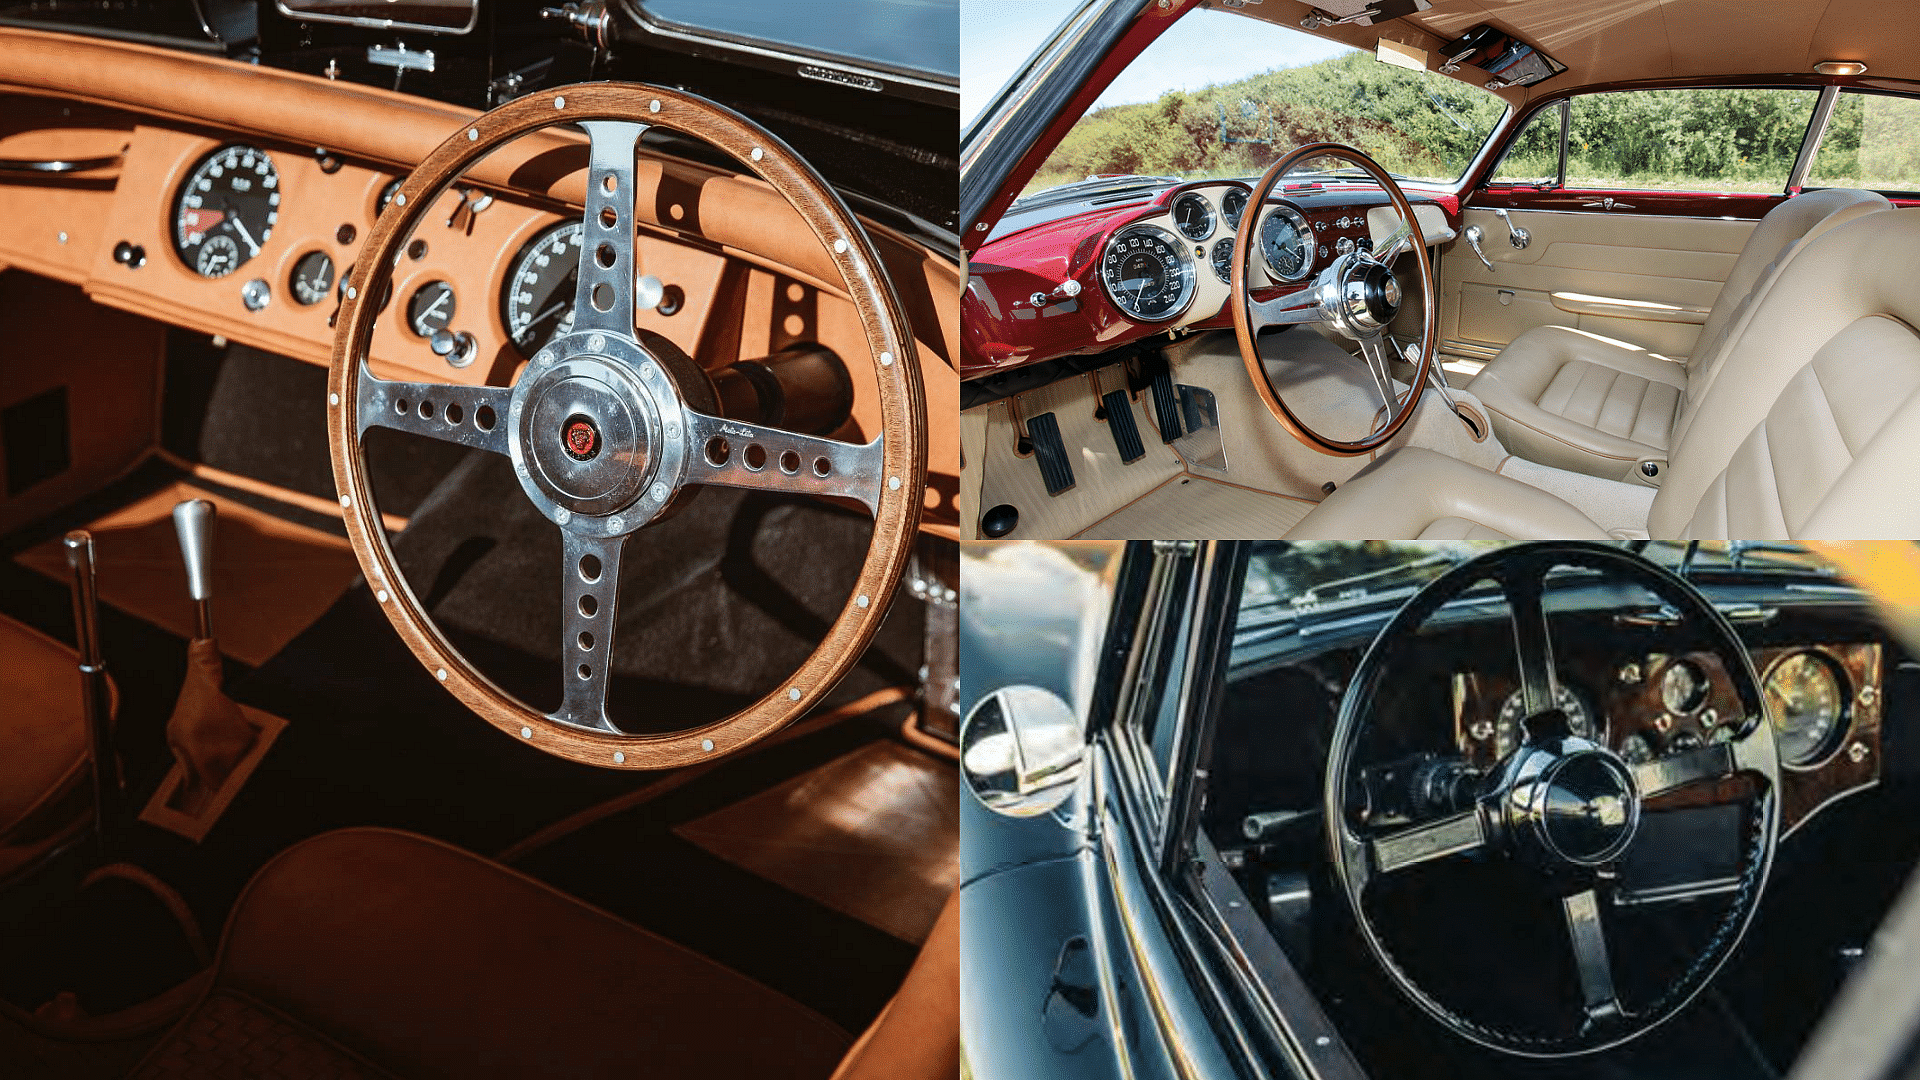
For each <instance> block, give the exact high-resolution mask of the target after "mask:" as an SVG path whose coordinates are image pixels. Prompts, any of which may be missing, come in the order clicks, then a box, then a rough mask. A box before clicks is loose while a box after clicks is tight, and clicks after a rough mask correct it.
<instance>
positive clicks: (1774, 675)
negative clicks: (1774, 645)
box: [1766, 652, 1847, 766]
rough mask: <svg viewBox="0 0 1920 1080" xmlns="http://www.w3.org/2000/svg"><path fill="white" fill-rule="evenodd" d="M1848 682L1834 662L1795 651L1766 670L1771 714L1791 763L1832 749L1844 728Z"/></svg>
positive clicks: (1782, 753)
mask: <svg viewBox="0 0 1920 1080" xmlns="http://www.w3.org/2000/svg"><path fill="white" fill-rule="evenodd" d="M1845 686H1846V683H1845V682H1844V681H1843V678H1842V676H1841V674H1840V672H1839V671H1838V670H1837V669H1836V667H1835V666H1834V664H1833V662H1832V661H1830V660H1828V659H1827V658H1826V657H1824V656H1822V655H1820V654H1819V653H1815V652H1797V653H1794V654H1793V655H1791V656H1788V657H1786V658H1785V659H1783V660H1781V661H1780V662H1779V663H1777V664H1775V665H1773V668H1772V669H1771V670H1769V671H1768V672H1767V680H1766V695H1767V714H1768V715H1769V716H1771V717H1772V718H1773V730H1774V735H1775V737H1776V738H1777V739H1778V740H1779V744H1780V760H1781V761H1783V762H1785V763H1786V764H1788V765H1799V766H1806V765H1814V764H1817V763H1819V762H1820V761H1822V760H1825V758H1826V757H1827V756H1828V755H1829V754H1831V753H1833V749H1834V747H1835V746H1837V745H1838V744H1839V741H1840V736H1841V735H1842V734H1844V733H1845V731H1846V724H1845V721H1846V716H1847V693H1846V690H1845Z"/></svg>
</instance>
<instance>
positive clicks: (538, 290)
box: [500, 221, 580, 356]
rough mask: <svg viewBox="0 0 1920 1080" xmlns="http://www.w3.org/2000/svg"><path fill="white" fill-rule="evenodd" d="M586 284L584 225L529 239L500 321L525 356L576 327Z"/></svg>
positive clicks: (503, 296)
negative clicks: (577, 294) (576, 302)
mask: <svg viewBox="0 0 1920 1080" xmlns="http://www.w3.org/2000/svg"><path fill="white" fill-rule="evenodd" d="M579 280H580V223H579V222H577V221H569V222H566V223H564V224H561V225H555V226H553V227H552V228H550V229H548V230H546V231H545V232H542V233H541V234H540V235H538V236H536V237H534V238H533V239H532V240H529V241H527V245H526V246H525V247H523V248H521V249H520V254H518V255H516V256H514V260H513V267H512V269H510V270H508V271H507V279H506V281H505V283H504V284H503V285H502V286H501V289H500V319H501V321H502V322H504V323H505V324H506V327H507V333H508V335H510V336H511V337H512V338H513V344H514V346H515V347H516V348H518V349H519V350H520V353H521V355H523V356H532V355H533V354H534V353H536V352H539V351H540V347H541V346H542V345H545V344H546V343H547V342H548V340H550V339H551V338H553V337H554V335H556V334H564V333H566V332H567V331H569V330H571V329H573V294H574V290H575V289H576V288H577V287H578V283H579Z"/></svg>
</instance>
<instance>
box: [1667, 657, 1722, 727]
mask: <svg viewBox="0 0 1920 1080" xmlns="http://www.w3.org/2000/svg"><path fill="white" fill-rule="evenodd" d="M1712 688H1713V687H1712V684H1710V683H1708V682H1707V675H1706V673H1705V672H1703V671H1701V670H1700V665H1698V664H1696V663H1694V662H1693V661H1691V660H1675V661H1674V662H1673V663H1671V664H1668V665H1667V670H1666V673H1665V674H1663V675H1661V676H1660V704H1662V705H1665V706H1666V707H1667V711H1668V712H1670V713H1672V714H1673V715H1675V716H1686V715H1687V714H1689V713H1691V712H1693V711H1694V710H1695V709H1698V708H1699V707H1700V706H1702V705H1705V704H1706V703H1707V692H1708V691H1709V690H1711V689H1712Z"/></svg>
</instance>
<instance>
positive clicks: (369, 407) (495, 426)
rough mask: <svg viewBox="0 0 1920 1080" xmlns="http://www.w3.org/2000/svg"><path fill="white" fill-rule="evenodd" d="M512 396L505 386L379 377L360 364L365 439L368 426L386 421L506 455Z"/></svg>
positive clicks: (358, 406)
mask: <svg viewBox="0 0 1920 1080" xmlns="http://www.w3.org/2000/svg"><path fill="white" fill-rule="evenodd" d="M512 397H513V391H512V390H510V389H507V388H506V387H502V386H458V385H455V384H453V383H428V382H402V381H398V380H388V379H376V378H374V377H373V374H372V373H371V372H369V371H367V369H366V367H365V366H364V365H362V367H361V369H360V379H359V389H358V398H359V400H358V401H357V402H356V403H355V415H356V416H357V418H358V419H359V424H360V431H359V435H360V438H361V439H363V440H364V439H365V438H366V434H367V429H368V428H370V427H384V428H392V429H393V430H395V431H405V432H410V433H412V434H414V435H425V436H426V437H428V438H430V439H438V440H440V441H441V442H450V443H456V444H458V445H460V446H471V447H474V448H475V449H479V450H487V451H491V452H492V453H495V454H501V455H505V454H507V452H508V450H507V405H508V402H509V401H510V400H511V399H512Z"/></svg>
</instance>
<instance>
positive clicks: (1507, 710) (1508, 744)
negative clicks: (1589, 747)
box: [1493, 682, 1594, 760]
mask: <svg viewBox="0 0 1920 1080" xmlns="http://www.w3.org/2000/svg"><path fill="white" fill-rule="evenodd" d="M1553 704H1554V707H1555V708H1557V709H1559V710H1560V711H1561V712H1563V713H1566V714H1567V730H1568V731H1570V732H1572V733H1573V734H1575V735H1578V736H1579V737H1581V738H1583V739H1592V738H1593V737H1594V725H1593V714H1591V713H1589V712H1588V711H1587V705H1586V702H1583V701H1581V700H1580V695H1579V694H1576V693H1574V692H1573V690H1572V689H1571V688H1569V687H1568V686H1567V684H1566V683H1564V682H1560V683H1556V684H1555V685H1554V688H1553ZM1526 717H1527V698H1526V695H1525V694H1523V693H1521V692H1520V691H1518V690H1515V691H1514V692H1513V694H1512V695H1511V696H1509V697H1508V698H1507V700H1506V702H1505V703H1504V704H1502V705H1501V706H1500V715H1499V716H1498V717H1497V718H1496V719H1495V720H1494V727H1493V730H1494V744H1493V748H1494V755H1495V757H1496V758H1498V759H1501V760H1504V759H1505V758H1506V756H1507V755H1508V754H1511V753H1513V751H1514V748H1515V747H1517V746H1519V745H1520V740H1521V739H1523V738H1525V737H1526V733H1525V732H1523V731H1521V730H1520V721H1522V720H1524V719H1526Z"/></svg>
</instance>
